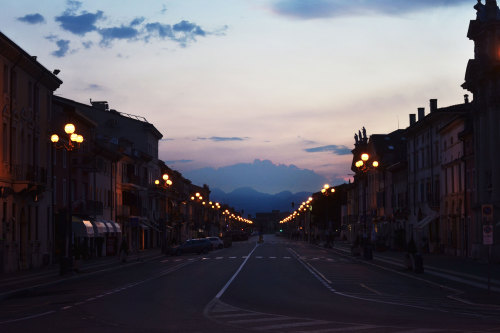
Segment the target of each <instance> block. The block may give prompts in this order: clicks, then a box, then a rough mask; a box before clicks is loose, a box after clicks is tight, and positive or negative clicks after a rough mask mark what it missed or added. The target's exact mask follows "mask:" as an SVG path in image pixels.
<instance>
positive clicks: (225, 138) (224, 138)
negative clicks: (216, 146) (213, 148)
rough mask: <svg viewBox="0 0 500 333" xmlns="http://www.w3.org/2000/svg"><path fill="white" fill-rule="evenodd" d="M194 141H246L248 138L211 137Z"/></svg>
mask: <svg viewBox="0 0 500 333" xmlns="http://www.w3.org/2000/svg"><path fill="white" fill-rule="evenodd" d="M196 140H202V141H203V140H210V141H214V142H224V141H245V140H248V137H245V138H241V137H221V136H212V137H210V138H197V139H196Z"/></svg>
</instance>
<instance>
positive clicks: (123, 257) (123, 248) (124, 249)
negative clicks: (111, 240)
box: [119, 237, 128, 262]
mask: <svg viewBox="0 0 500 333" xmlns="http://www.w3.org/2000/svg"><path fill="white" fill-rule="evenodd" d="M119 256H120V261H121V262H126V261H127V256H128V243H127V239H126V238H125V237H123V239H122V243H121V245H120V251H119Z"/></svg>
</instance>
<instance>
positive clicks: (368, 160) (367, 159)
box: [355, 153, 379, 259]
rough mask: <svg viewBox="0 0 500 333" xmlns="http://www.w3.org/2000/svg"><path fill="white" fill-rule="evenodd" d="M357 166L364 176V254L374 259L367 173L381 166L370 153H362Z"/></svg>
mask: <svg viewBox="0 0 500 333" xmlns="http://www.w3.org/2000/svg"><path fill="white" fill-rule="evenodd" d="M355 166H356V168H357V170H358V172H359V175H362V176H363V243H364V256H365V258H366V259H372V258H373V255H372V251H371V248H370V247H369V245H368V241H369V239H370V237H368V235H367V230H366V210H367V208H368V207H367V206H368V205H367V198H366V188H367V187H368V178H367V174H368V172H369V171H372V170H375V169H377V168H378V167H379V162H378V161H377V160H375V159H373V158H372V157H371V156H370V155H369V154H367V153H362V154H361V159H360V160H358V161H357V162H356V163H355Z"/></svg>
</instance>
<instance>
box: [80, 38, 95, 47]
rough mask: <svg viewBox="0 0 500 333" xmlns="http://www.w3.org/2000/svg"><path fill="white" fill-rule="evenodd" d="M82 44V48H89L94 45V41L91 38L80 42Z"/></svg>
mask: <svg viewBox="0 0 500 333" xmlns="http://www.w3.org/2000/svg"><path fill="white" fill-rule="evenodd" d="M82 45H83V47H84V48H86V49H90V48H91V47H92V46H93V45H94V43H93V42H92V41H91V40H89V41H85V42H82Z"/></svg>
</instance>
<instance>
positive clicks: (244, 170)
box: [182, 159, 338, 194]
mask: <svg viewBox="0 0 500 333" xmlns="http://www.w3.org/2000/svg"><path fill="white" fill-rule="evenodd" d="M182 173H183V175H184V176H185V177H186V178H188V179H190V180H191V181H192V182H193V183H194V184H208V185H209V186H210V188H218V189H221V190H222V191H225V192H226V193H229V192H231V191H234V190H237V189H239V188H250V187H251V188H253V189H255V190H256V191H259V192H262V193H278V194H279V192H281V191H284V190H286V191H290V192H293V193H296V192H302V191H311V192H314V191H317V189H318V188H322V187H323V184H325V183H327V182H328V180H327V179H326V178H325V177H323V176H321V175H318V174H317V173H315V172H314V171H313V170H308V169H300V168H298V167H296V166H295V165H284V164H274V163H273V162H271V161H269V160H259V159H256V160H254V161H253V163H238V164H234V165H229V166H224V167H220V168H202V169H196V170H189V171H185V172H184V171H182ZM337 182H338V181H337Z"/></svg>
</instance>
